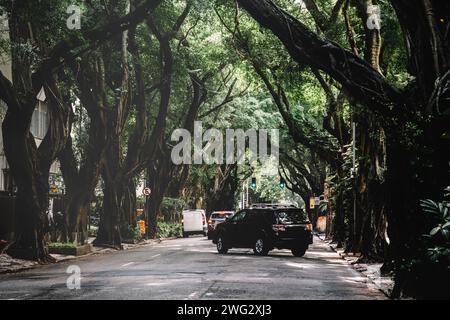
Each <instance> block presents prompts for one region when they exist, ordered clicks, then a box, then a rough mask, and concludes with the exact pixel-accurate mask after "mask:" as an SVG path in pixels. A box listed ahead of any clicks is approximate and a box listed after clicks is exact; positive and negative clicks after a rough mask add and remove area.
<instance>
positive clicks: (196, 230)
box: [183, 209, 208, 238]
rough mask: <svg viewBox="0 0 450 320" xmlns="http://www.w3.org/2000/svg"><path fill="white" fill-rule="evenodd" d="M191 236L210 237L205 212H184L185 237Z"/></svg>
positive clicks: (200, 210)
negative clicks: (201, 235)
mask: <svg viewBox="0 0 450 320" xmlns="http://www.w3.org/2000/svg"><path fill="white" fill-rule="evenodd" d="M191 234H203V235H204V236H205V237H206V236H207V235H208V225H207V224H206V213H205V210H203V209H194V210H183V237H184V238H187V237H189V235H191Z"/></svg>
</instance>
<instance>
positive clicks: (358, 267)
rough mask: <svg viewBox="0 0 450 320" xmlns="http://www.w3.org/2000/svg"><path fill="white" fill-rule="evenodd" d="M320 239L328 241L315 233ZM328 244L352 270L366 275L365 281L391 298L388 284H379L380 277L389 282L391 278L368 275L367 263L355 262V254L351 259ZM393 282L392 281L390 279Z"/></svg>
mask: <svg viewBox="0 0 450 320" xmlns="http://www.w3.org/2000/svg"><path fill="white" fill-rule="evenodd" d="M316 236H317V237H318V238H319V239H320V240H321V241H323V242H325V243H327V242H328V241H326V240H325V239H322V238H320V237H319V236H318V235H316ZM327 244H328V246H329V247H330V249H331V250H333V251H334V252H336V253H337V254H339V256H340V257H341V259H342V260H344V261H346V262H347V263H348V264H349V265H350V266H351V267H352V268H353V269H354V270H356V271H358V272H359V273H360V274H361V275H363V276H364V277H366V279H367V281H368V282H370V284H371V285H373V286H374V287H375V288H376V289H377V290H378V291H380V292H381V293H383V294H384V295H385V296H386V297H387V298H389V299H391V295H390V291H389V288H388V287H389V285H385V286H382V285H380V281H381V278H385V279H384V280H383V281H385V282H386V281H387V282H390V281H392V279H391V278H388V277H374V276H373V275H370V274H368V273H366V272H365V271H367V267H365V266H367V265H365V264H364V265H362V264H359V263H356V260H357V259H355V258H357V256H352V259H350V258H349V256H347V255H346V254H344V251H343V250H338V249H337V248H336V247H335V246H333V245H332V244H331V242H328V243H327ZM392 283H393V281H392Z"/></svg>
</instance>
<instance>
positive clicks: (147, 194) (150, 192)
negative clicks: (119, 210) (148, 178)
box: [142, 187, 152, 197]
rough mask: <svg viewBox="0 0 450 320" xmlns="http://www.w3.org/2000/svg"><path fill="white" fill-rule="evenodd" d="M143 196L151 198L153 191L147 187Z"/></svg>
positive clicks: (143, 191)
mask: <svg viewBox="0 0 450 320" xmlns="http://www.w3.org/2000/svg"><path fill="white" fill-rule="evenodd" d="M142 194H143V195H144V196H146V197H148V196H150V195H151V194H152V189H150V188H149V187H145V188H144V189H143V190H142Z"/></svg>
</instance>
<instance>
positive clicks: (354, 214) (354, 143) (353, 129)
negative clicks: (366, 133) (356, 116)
mask: <svg viewBox="0 0 450 320" xmlns="http://www.w3.org/2000/svg"><path fill="white" fill-rule="evenodd" d="M352 136H353V137H352V139H353V146H352V148H353V169H352V175H353V178H355V179H356V123H355V122H352ZM353 238H354V239H353V241H356V183H355V184H354V186H353Z"/></svg>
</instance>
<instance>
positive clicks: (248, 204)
mask: <svg viewBox="0 0 450 320" xmlns="http://www.w3.org/2000/svg"><path fill="white" fill-rule="evenodd" d="M245 185H246V187H247V206H246V208H248V207H249V206H250V203H249V200H248V178H247V181H246V183H245Z"/></svg>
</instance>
